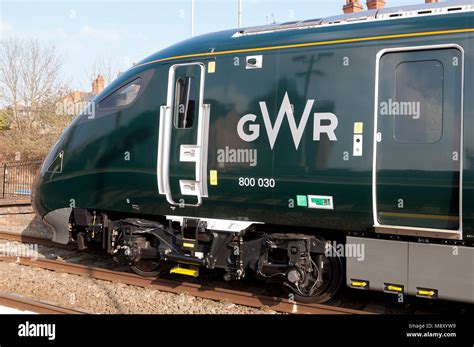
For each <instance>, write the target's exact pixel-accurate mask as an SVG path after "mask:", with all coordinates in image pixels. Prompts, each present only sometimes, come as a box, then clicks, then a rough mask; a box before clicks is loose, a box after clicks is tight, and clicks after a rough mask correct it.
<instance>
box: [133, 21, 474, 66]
mask: <svg viewBox="0 0 474 347" xmlns="http://www.w3.org/2000/svg"><path fill="white" fill-rule="evenodd" d="M470 32H474V28H469V29H452V30H437V31H424V32H418V33H407V34H393V35H379V36H369V37H356V38H353V39H340V40H331V41H316V42H306V43H295V44H291V45H280V46H264V47H256V48H242V49H234V50H228V51H221V52H206V53H194V54H185V55H176V56H173V57H168V58H161V59H157V60H152V61H149V62H146V63H143V64H140V65H136V66H134V68H136V67H139V66H144V65H148V64H153V63H159V62H162V61H168V60H173V59H185V58H196V57H212V56H216V55H224V54H231V53H246V52H256V51H269V50H274V49H290V48H299V47H313V46H323V45H334V44H338V43H351V42H364V41H376V40H385V39H397V38H402V37H418V36H428V35H446V34H456V33H470Z"/></svg>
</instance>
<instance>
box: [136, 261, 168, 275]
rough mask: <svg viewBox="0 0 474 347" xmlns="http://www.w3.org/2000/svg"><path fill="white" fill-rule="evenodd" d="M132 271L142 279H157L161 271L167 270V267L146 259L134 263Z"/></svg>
mask: <svg viewBox="0 0 474 347" xmlns="http://www.w3.org/2000/svg"><path fill="white" fill-rule="evenodd" d="M131 268H132V271H133V272H135V273H136V274H137V275H139V276H142V277H158V276H159V275H160V274H161V273H162V272H163V271H166V270H167V269H169V265H167V264H163V263H162V262H160V261H158V260H153V259H147V260H140V261H138V262H135V263H134V264H133V265H132V266H131Z"/></svg>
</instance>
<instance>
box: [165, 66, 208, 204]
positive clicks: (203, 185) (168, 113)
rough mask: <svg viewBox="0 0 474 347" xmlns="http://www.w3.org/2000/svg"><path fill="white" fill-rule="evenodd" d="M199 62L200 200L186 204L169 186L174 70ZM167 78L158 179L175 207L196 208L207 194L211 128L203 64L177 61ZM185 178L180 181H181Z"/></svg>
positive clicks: (197, 176)
mask: <svg viewBox="0 0 474 347" xmlns="http://www.w3.org/2000/svg"><path fill="white" fill-rule="evenodd" d="M189 65H199V67H200V68H201V82H200V88H199V89H200V90H199V109H198V110H199V112H198V129H197V143H196V148H197V149H198V150H199V153H198V154H197V155H196V164H195V165H196V168H195V176H196V178H195V189H196V197H197V202H196V203H195V204H186V203H181V202H176V201H174V199H173V196H172V192H171V187H170V177H169V168H170V155H171V151H170V149H171V132H172V128H173V113H172V110H173V107H172V103H173V100H174V93H175V88H174V83H175V70H176V68H177V67H179V66H189ZM168 78H169V80H168V97H167V104H166V105H163V106H161V107H160V122H159V131H158V158H157V179H158V190H159V193H160V194H163V195H165V196H166V200H167V201H168V203H169V204H171V205H175V206H182V207H184V206H189V207H197V206H200V205H201V204H202V197H203V196H207V143H208V135H207V134H208V131H207V128H208V127H209V112H210V111H209V110H210V105H208V104H203V95H204V78H205V67H204V64H202V63H199V62H197V63H188V64H175V65H173V66H172V67H171V68H170V73H169V77H168ZM182 181H183V180H180V183H181V182H182Z"/></svg>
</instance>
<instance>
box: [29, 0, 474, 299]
mask: <svg viewBox="0 0 474 347" xmlns="http://www.w3.org/2000/svg"><path fill="white" fill-rule="evenodd" d="M473 91H474V1H467V0H461V1H453V2H443V3H434V4H425V5H419V6H418V5H416V6H406V7H398V8H385V9H379V10H369V11H365V12H358V13H352V14H346V15H340V16H334V17H329V18H320V19H311V20H305V21H295V22H288V23H283V24H274V25H268V26H262V27H252V28H245V29H234V30H226V31H222V32H217V33H212V34H206V35H202V36H199V37H195V38H191V39H189V40H186V41H183V42H181V43H178V44H176V45H173V46H171V47H169V48H167V49H164V50H162V51H160V52H157V53H155V54H153V55H151V56H150V57H148V58H146V59H144V60H143V61H141V62H140V63H138V64H136V65H135V66H133V67H132V68H131V69H129V70H128V71H127V72H125V73H124V74H123V75H121V76H120V77H119V78H117V79H116V80H115V81H114V82H113V83H112V84H111V85H109V86H108V87H107V88H106V89H105V90H104V91H103V92H101V93H100V95H98V96H97V97H95V98H94V99H93V100H92V102H91V103H90V105H89V107H87V108H86V110H84V111H83V112H82V113H81V114H80V115H78V116H77V117H76V118H75V120H74V121H73V122H72V123H71V124H70V125H69V126H68V128H67V129H66V130H65V131H64V133H63V134H62V136H61V137H60V138H59V139H58V141H57V142H56V144H55V145H54V147H53V148H52V150H51V152H50V153H49V155H48V157H47V158H46V159H45V161H44V164H43V166H42V169H41V171H40V173H39V175H38V177H37V179H36V181H35V184H34V191H33V196H32V199H33V205H34V208H35V210H36V212H37V214H38V215H39V216H41V217H42V218H43V220H44V221H45V222H46V223H47V224H48V225H49V226H50V227H51V229H52V231H53V234H54V237H53V240H54V241H56V242H59V243H67V242H68V241H69V240H70V239H73V240H75V241H77V244H78V247H79V249H85V248H87V247H93V246H94V247H97V246H98V247H102V248H103V249H104V250H105V251H106V252H107V253H108V254H110V255H111V256H113V257H114V258H115V259H116V260H117V261H120V262H124V263H126V264H129V265H131V266H132V268H133V270H134V271H136V272H137V273H138V274H140V275H143V276H157V275H159V274H161V273H162V272H163V271H170V272H171V273H176V274H181V275H188V276H194V277H195V276H198V275H199V269H201V270H202V269H203V268H207V269H216V271H221V272H222V274H223V276H224V278H225V279H226V280H237V279H241V278H243V277H244V276H246V275H247V274H249V273H251V274H255V275H256V276H258V277H261V278H265V279H268V280H269V281H275V282H278V283H281V284H283V286H284V287H286V288H288V289H289V291H290V295H293V296H294V298H295V299H297V300H300V301H309V302H322V301H325V300H328V299H329V298H331V297H332V296H333V295H334V294H335V293H336V292H337V290H338V288H339V287H340V286H341V284H343V283H345V284H346V285H347V286H349V287H352V288H355V289H359V290H376V291H384V292H387V293H393V294H396V295H399V296H402V295H415V296H419V297H425V298H428V299H445V300H454V301H461V302H474V248H473V241H474V208H471V207H472V206H473V205H472V202H474V189H473V188H474V167H473V166H472V165H474V137H473V136H471V135H470V134H471V130H472V129H474V93H473Z"/></svg>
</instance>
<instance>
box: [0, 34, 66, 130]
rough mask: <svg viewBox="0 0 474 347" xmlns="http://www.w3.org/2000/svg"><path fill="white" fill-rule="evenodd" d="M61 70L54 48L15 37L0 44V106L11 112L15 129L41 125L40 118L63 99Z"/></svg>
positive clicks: (63, 90) (60, 62)
mask: <svg viewBox="0 0 474 347" xmlns="http://www.w3.org/2000/svg"><path fill="white" fill-rule="evenodd" d="M61 66H62V58H61V57H60V56H59V55H58V53H57V52H56V49H55V47H54V46H50V45H44V44H41V43H40V42H39V41H38V40H36V39H28V40H26V39H18V38H15V37H13V38H10V39H7V40H3V41H1V42H0V89H1V94H0V98H1V100H0V102H1V103H2V104H3V106H6V107H8V108H9V109H10V110H11V116H12V119H11V122H12V125H13V126H14V127H15V128H17V129H20V130H21V129H25V128H28V129H31V128H34V127H36V126H38V125H41V118H42V117H47V116H49V115H50V112H51V110H52V109H53V107H54V105H55V104H56V103H57V102H58V101H60V100H61V99H62V98H64V97H65V95H67V93H68V90H67V88H66V86H65V84H64V83H63V82H62V81H61V79H60V71H61Z"/></svg>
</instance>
